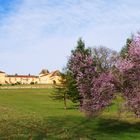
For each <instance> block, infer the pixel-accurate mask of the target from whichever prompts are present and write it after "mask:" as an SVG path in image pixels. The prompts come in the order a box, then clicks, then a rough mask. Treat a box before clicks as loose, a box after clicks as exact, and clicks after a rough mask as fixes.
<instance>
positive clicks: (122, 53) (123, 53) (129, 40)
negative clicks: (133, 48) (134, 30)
mask: <svg viewBox="0 0 140 140" xmlns="http://www.w3.org/2000/svg"><path fill="white" fill-rule="evenodd" d="M133 38H134V35H133V34H132V35H131V37H129V38H127V40H126V44H125V45H124V47H123V48H122V49H121V51H120V56H121V57H122V58H124V59H125V58H127V56H128V50H129V47H130V44H131V43H132V41H133Z"/></svg>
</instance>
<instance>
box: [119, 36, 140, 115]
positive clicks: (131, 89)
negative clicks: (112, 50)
mask: <svg viewBox="0 0 140 140" xmlns="http://www.w3.org/2000/svg"><path fill="white" fill-rule="evenodd" d="M117 67H118V69H119V71H120V72H121V75H122V79H123V82H122V92H123V95H124V98H125V99H126V105H127V106H128V107H129V109H130V110H131V111H133V112H134V113H135V114H136V116H137V117H140V36H139V35H138V36H137V37H135V38H134V40H133V41H132V43H131V44H130V47H129V50H128V56H127V57H126V58H125V59H123V60H119V61H118V64H117Z"/></svg>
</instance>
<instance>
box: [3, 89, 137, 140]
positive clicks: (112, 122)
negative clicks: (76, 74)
mask: <svg viewBox="0 0 140 140" xmlns="http://www.w3.org/2000/svg"><path fill="white" fill-rule="evenodd" d="M52 92H53V89H52V88H50V89H0V140H32V139H33V140H94V139H96V140H140V120H139V119H136V118H134V116H133V114H131V113H127V112H125V111H122V113H121V114H119V113H118V107H119V104H120V103H122V102H123V100H122V99H121V98H117V99H116V100H115V101H114V102H113V104H112V105H111V106H110V107H109V108H107V109H106V110H105V111H104V112H103V113H102V114H101V115H100V117H98V118H92V119H86V118H85V117H84V114H83V113H81V112H80V111H79V110H77V109H76V107H75V105H74V104H73V103H71V102H70V101H69V102H68V109H67V110H64V107H63V102H62V101H56V100H52V98H51V97H50V96H51V94H52Z"/></svg>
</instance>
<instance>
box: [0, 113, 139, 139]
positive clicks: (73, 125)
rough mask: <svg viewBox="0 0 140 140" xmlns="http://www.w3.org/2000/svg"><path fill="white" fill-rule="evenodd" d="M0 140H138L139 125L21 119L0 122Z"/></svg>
mask: <svg viewBox="0 0 140 140" xmlns="http://www.w3.org/2000/svg"><path fill="white" fill-rule="evenodd" d="M0 128H1V132H0V139H1V140H4V139H7V138H9V139H10V140H16V139H22V140H24V139H30V140H32V139H33V140H45V139H47V140H48V139H49V140H111V139H112V140H114V138H115V140H128V139H129V140H130V139H131V137H132V140H133V139H135V140H139V138H140V134H139V131H140V122H138V123H133V124H132V123H129V122H127V121H121V120H117V119H105V118H93V119H86V118H84V117H82V116H79V117H78V116H64V117H48V118H45V119H39V118H36V117H35V118H34V117H27V118H26V117H25V118H22V117H21V118H20V117H19V118H18V119H15V120H14V119H12V120H11V119H9V120H8V119H7V120H5V122H0Z"/></svg>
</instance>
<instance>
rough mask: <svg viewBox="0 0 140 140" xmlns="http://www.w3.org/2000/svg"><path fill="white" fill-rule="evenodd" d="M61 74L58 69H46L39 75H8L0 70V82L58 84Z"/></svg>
mask: <svg viewBox="0 0 140 140" xmlns="http://www.w3.org/2000/svg"><path fill="white" fill-rule="evenodd" d="M60 81H61V76H60V72H59V71H58V70H56V71H53V72H50V73H49V72H48V71H46V70H44V71H42V72H41V73H39V75H37V76H36V75H30V74H29V75H18V74H15V75H8V74H6V73H5V72H3V71H0V84H60Z"/></svg>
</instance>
